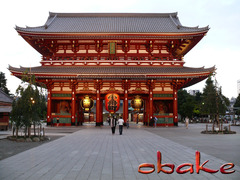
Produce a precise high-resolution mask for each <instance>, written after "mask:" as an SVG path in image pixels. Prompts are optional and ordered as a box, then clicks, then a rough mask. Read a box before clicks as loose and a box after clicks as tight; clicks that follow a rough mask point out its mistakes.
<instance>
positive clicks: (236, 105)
mask: <svg viewBox="0 0 240 180" xmlns="http://www.w3.org/2000/svg"><path fill="white" fill-rule="evenodd" d="M233 107H234V108H240V94H238V97H237V99H236V102H235V103H234V105H233ZM236 114H237V115H238V118H239V116H240V109H237V110H236Z"/></svg>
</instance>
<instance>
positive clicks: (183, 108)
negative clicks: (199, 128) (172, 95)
mask: <svg viewBox="0 0 240 180" xmlns="http://www.w3.org/2000/svg"><path fill="white" fill-rule="evenodd" d="M194 104H195V103H194V97H193V96H192V95H190V94H189V93H188V92H187V91H186V90H182V89H181V90H179V91H178V113H179V114H181V117H182V120H183V118H185V117H186V116H188V117H190V118H192V117H193V110H194V107H195V105H194Z"/></svg>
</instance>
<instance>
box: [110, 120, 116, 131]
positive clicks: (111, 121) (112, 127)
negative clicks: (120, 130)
mask: <svg viewBox="0 0 240 180" xmlns="http://www.w3.org/2000/svg"><path fill="white" fill-rule="evenodd" d="M110 126H111V129H112V134H115V128H116V121H115V118H113V117H110Z"/></svg>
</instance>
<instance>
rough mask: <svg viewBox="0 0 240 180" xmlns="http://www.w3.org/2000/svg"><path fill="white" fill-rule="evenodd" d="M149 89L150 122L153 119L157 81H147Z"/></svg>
mask: <svg viewBox="0 0 240 180" xmlns="http://www.w3.org/2000/svg"><path fill="white" fill-rule="evenodd" d="M147 84H148V89H149V121H150V120H151V119H152V118H153V89H154V87H155V80H153V79H151V80H148V81H147Z"/></svg>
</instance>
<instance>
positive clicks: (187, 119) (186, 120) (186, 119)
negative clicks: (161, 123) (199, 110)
mask: <svg viewBox="0 0 240 180" xmlns="http://www.w3.org/2000/svg"><path fill="white" fill-rule="evenodd" d="M185 123H186V128H187V129H188V124H189V118H188V117H186V118H185Z"/></svg>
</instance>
